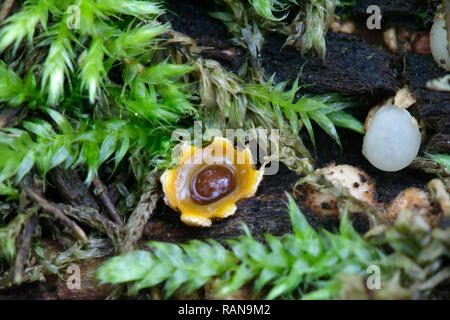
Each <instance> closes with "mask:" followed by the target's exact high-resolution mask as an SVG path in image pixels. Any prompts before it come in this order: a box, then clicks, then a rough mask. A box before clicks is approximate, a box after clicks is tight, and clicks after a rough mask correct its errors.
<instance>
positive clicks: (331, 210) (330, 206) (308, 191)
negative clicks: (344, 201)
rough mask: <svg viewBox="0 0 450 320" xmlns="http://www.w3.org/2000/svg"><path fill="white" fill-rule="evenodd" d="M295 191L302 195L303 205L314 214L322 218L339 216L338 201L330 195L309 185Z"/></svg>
mask: <svg viewBox="0 0 450 320" xmlns="http://www.w3.org/2000/svg"><path fill="white" fill-rule="evenodd" d="M297 191H298V192H300V193H301V194H302V196H303V202H304V204H305V205H306V206H307V207H308V208H309V209H310V210H311V211H312V212H314V213H315V214H318V215H320V216H323V217H327V216H337V215H339V209H338V206H337V202H338V199H337V198H336V197H335V196H334V195H332V194H331V193H326V192H323V191H321V190H320V189H318V188H316V187H314V186H312V185H310V184H305V185H303V186H301V187H300V188H299V189H298V190H297Z"/></svg>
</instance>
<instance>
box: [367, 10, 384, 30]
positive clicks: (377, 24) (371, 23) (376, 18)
mask: <svg viewBox="0 0 450 320" xmlns="http://www.w3.org/2000/svg"><path fill="white" fill-rule="evenodd" d="M366 13H369V14H371V15H370V16H369V18H367V21H366V26H367V29H369V30H373V29H378V30H379V29H381V18H382V15H381V9H380V7H379V6H377V5H371V6H368V7H367V10H366Z"/></svg>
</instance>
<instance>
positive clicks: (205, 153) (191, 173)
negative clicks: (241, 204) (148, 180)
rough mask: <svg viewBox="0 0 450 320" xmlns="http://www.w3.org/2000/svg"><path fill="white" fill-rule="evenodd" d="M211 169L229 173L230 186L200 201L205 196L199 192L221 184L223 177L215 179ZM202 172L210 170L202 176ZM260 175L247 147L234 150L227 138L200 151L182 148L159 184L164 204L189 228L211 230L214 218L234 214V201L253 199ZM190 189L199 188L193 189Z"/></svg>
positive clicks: (197, 148)
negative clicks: (179, 214) (177, 213)
mask: <svg viewBox="0 0 450 320" xmlns="http://www.w3.org/2000/svg"><path fill="white" fill-rule="evenodd" d="M212 167H214V168H216V169H217V167H221V168H225V169H226V170H225V171H228V172H230V173H231V174H232V177H233V186H232V188H230V189H227V192H226V193H222V194H219V196H214V197H212V198H208V199H207V201H203V200H204V199H206V198H201V197H203V196H205V195H204V194H201V192H203V191H204V190H209V191H211V192H212V193H211V194H215V193H216V191H217V190H218V189H216V187H217V186H218V185H219V183H222V181H224V180H223V179H224V177H223V176H219V177H218V176H215V177H214V174H213V173H212V172H213V171H214V170H213V169H211V168H212ZM205 170H206V171H208V170H210V171H209V173H208V174H207V175H202V174H203V173H204V172H205ZM263 174H264V166H262V167H261V168H260V169H259V170H255V169H254V166H253V159H252V155H251V152H250V150H249V149H248V148H246V149H244V150H242V151H240V150H237V149H235V148H234V147H233V145H232V143H231V141H229V140H228V139H225V138H221V137H216V138H215V139H214V141H213V142H212V143H211V144H209V145H207V146H205V147H203V148H199V147H195V146H192V145H189V144H184V145H182V146H181V148H180V158H179V164H178V166H177V167H176V168H174V169H172V170H166V171H165V172H164V173H163V175H162V176H161V183H162V187H163V191H164V195H165V197H164V200H165V202H166V204H167V205H168V206H170V207H172V208H173V209H174V210H177V211H180V212H181V221H183V222H184V223H185V224H187V225H190V226H196V227H210V226H211V224H212V220H213V219H223V218H226V217H229V216H231V215H233V214H234V213H235V212H236V209H237V207H236V202H237V201H239V200H240V199H243V198H249V197H252V196H254V195H255V193H256V190H257V189H258V186H259V183H260V182H261V180H262V177H263ZM200 176H201V177H202V178H201V179H200V178H199V177H200ZM204 177H206V178H204ZM211 177H212V178H211ZM215 179H216V180H215ZM217 179H218V180H217ZM193 186H195V188H200V189H195V188H194V189H193ZM197 192H198V193H197ZM199 197H200V198H199ZM202 199H203V200H202Z"/></svg>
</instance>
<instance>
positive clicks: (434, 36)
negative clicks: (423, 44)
mask: <svg viewBox="0 0 450 320" xmlns="http://www.w3.org/2000/svg"><path fill="white" fill-rule="evenodd" d="M448 45H449V43H448V36H447V27H446V25H445V14H444V13H441V12H438V13H437V14H436V16H435V17H434V23H433V26H432V27H431V31H430V47H431V54H432V55H433V58H434V61H436V63H437V64H438V65H439V66H440V67H442V68H444V69H446V70H448V71H450V53H449V50H448Z"/></svg>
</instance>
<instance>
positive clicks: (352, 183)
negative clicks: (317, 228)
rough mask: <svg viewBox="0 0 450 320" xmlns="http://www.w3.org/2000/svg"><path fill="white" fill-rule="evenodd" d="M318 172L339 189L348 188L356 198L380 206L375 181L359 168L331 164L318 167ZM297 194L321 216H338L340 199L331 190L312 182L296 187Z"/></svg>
mask: <svg viewBox="0 0 450 320" xmlns="http://www.w3.org/2000/svg"><path fill="white" fill-rule="evenodd" d="M316 173H318V174H320V175H322V176H323V177H324V178H325V179H326V180H328V181H329V182H330V183H331V184H332V185H333V186H334V187H336V188H337V189H342V188H344V189H346V190H347V191H348V193H349V194H350V195H351V196H352V197H353V198H355V199H357V200H359V201H362V202H365V203H367V204H369V205H371V206H375V207H380V205H381V204H380V203H378V202H377V201H376V200H375V195H376V193H375V182H374V181H373V179H372V178H371V177H370V176H369V175H368V174H367V173H365V172H364V171H363V170H361V169H359V168H355V167H352V166H350V165H346V164H343V165H336V164H330V165H328V166H326V167H324V168H321V169H317V170H316ZM296 194H297V195H300V196H301V197H302V200H303V201H302V202H303V203H304V204H305V206H306V207H308V208H309V209H310V210H311V211H312V212H314V213H315V214H318V215H320V216H323V217H326V216H338V215H339V201H340V200H339V199H338V197H337V196H336V195H334V194H333V193H332V192H331V191H330V190H328V189H326V188H322V189H321V188H319V187H318V186H316V185H313V184H310V183H304V184H302V185H300V186H299V187H298V188H297V189H296Z"/></svg>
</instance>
